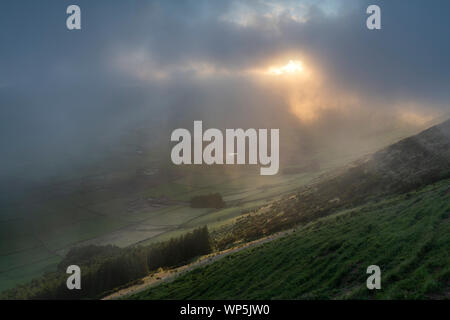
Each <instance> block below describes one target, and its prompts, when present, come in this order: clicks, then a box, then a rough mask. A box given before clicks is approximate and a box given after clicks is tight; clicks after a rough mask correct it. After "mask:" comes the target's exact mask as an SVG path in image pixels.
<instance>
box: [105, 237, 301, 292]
mask: <svg viewBox="0 0 450 320" xmlns="http://www.w3.org/2000/svg"><path fill="white" fill-rule="evenodd" d="M292 231H293V230H287V231H282V232H278V233H275V234H273V235H270V236H267V237H264V238H261V239H258V240H254V241H251V242H247V243H244V244H242V245H239V246H237V247H233V248H230V249H227V250H223V251H219V252H215V253H211V254H209V255H206V256H202V257H200V258H199V259H197V260H196V261H194V262H192V263H190V264H187V265H184V266H181V267H178V268H174V269H169V270H164V271H161V272H155V273H152V274H150V275H148V276H146V277H144V278H142V279H141V280H142V282H141V283H139V284H136V285H132V286H130V287H127V288H124V289H120V290H119V291H117V292H114V293H112V294H110V295H108V296H106V297H104V298H103V299H102V300H114V299H120V298H124V297H126V296H128V295H131V294H136V293H139V292H141V291H144V290H146V289H149V288H151V287H154V286H157V285H159V284H162V283H165V282H170V281H173V280H175V279H176V278H177V277H179V276H181V275H183V274H185V273H187V272H189V271H192V270H194V269H196V268H198V267H201V266H205V265H208V264H211V263H213V262H215V261H217V260H219V259H221V258H223V257H225V256H227V255H229V254H231V253H235V252H239V251H241V250H243V249H247V248H251V247H255V246H258V245H261V244H263V243H267V242H270V241H273V240H275V239H278V238H281V237H284V236H286V235H288V234H290V233H292Z"/></svg>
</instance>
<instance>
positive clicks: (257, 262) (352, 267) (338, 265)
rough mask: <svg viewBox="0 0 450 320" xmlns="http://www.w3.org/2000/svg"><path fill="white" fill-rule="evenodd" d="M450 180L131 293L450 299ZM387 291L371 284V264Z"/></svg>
mask: <svg viewBox="0 0 450 320" xmlns="http://www.w3.org/2000/svg"><path fill="white" fill-rule="evenodd" d="M449 186H450V180H443V181H441V182H438V183H435V184H432V185H429V186H427V187H425V188H422V189H419V190H417V191H414V192H410V193H408V194H403V195H399V196H395V197H387V198H384V199H383V200H378V201H373V202H371V203H368V204H366V205H363V206H359V207H355V208H352V209H347V210H345V211H341V212H339V213H337V214H335V215H332V216H328V217H326V218H322V219H319V220H317V221H315V222H313V223H310V224H308V225H306V226H304V227H301V228H299V229H297V230H296V231H295V233H293V234H292V235H289V236H286V237H284V238H281V239H279V240H275V241H273V242H270V243H267V244H264V245H262V246H260V247H256V248H252V249H247V250H244V251H241V252H239V253H236V254H232V255H229V256H227V257H225V258H223V259H221V260H220V261H217V262H215V263H213V264H211V265H208V266H206V267H202V268H198V269H196V270H194V271H192V272H189V273H187V274H186V275H183V276H181V277H179V278H178V279H177V280H175V281H173V282H171V283H167V284H162V285H160V286H158V287H154V288H151V289H149V290H147V291H143V292H141V293H139V294H136V295H133V296H130V297H129V298H130V299H429V298H431V299H448V298H449V297H450V289H449V288H450V285H449V284H450V220H449V212H450V187H449ZM372 264H375V265H378V266H380V268H381V272H382V276H381V285H382V289H381V290H373V291H371V290H368V289H367V288H366V279H367V277H368V275H367V274H366V269H367V267H368V266H369V265H372Z"/></svg>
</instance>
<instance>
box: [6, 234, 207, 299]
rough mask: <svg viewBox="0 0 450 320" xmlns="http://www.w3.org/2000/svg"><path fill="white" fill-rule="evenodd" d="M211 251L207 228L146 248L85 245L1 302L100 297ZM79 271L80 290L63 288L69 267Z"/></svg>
mask: <svg viewBox="0 0 450 320" xmlns="http://www.w3.org/2000/svg"><path fill="white" fill-rule="evenodd" d="M211 251H212V248H211V241H210V236H209V232H208V229H207V228H206V227H203V228H199V229H196V230H194V231H192V232H190V233H188V234H186V235H183V236H181V237H179V238H174V239H171V240H169V241H166V242H161V243H158V244H155V245H151V246H145V247H142V246H140V247H131V248H123V249H121V248H118V247H115V246H87V247H80V248H74V249H72V250H71V251H70V252H69V253H68V254H67V255H66V257H65V258H64V259H63V260H62V261H61V263H60V264H59V265H58V269H57V271H56V272H52V273H48V274H46V275H44V276H42V277H40V278H38V279H35V280H33V281H31V282H30V283H28V284H25V285H21V286H17V287H15V288H13V289H11V290H8V291H6V292H5V293H3V294H2V295H1V296H0V298H2V299H86V298H99V297H101V296H102V295H104V294H105V292H108V291H110V290H112V289H115V288H117V287H120V286H123V285H125V284H129V283H131V282H133V281H136V280H139V279H140V278H142V277H144V276H146V275H148V274H149V273H150V272H151V271H153V270H156V269H158V268H165V267H173V266H177V265H181V264H184V263H186V262H188V261H189V260H191V259H193V258H194V257H197V256H200V255H204V254H207V253H210V252H211ZM72 264H75V265H78V266H80V268H81V290H69V289H67V286H66V280H67V278H68V276H69V275H68V274H66V272H65V271H66V268H67V267H68V266H69V265H72Z"/></svg>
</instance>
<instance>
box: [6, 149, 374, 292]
mask: <svg viewBox="0 0 450 320" xmlns="http://www.w3.org/2000/svg"><path fill="white" fill-rule="evenodd" d="M364 152H365V151H364ZM361 154H362V153H361V152H359V153H355V154H352V155H351V156H349V155H345V156H342V157H339V156H331V155H330V153H328V154H327V156H323V158H324V159H326V160H324V161H323V168H322V169H321V170H320V171H316V172H304V173H296V174H281V173H280V174H278V175H276V176H270V177H267V176H260V175H259V172H258V170H259V169H258V168H257V167H254V168H253V167H252V168H246V167H244V168H228V169H229V170H228V169H227V170H226V172H224V171H222V169H223V168H207V167H196V166H191V167H184V168H183V170H182V175H181V176H180V177H175V178H173V179H162V180H161V181H156V183H153V182H154V180H155V179H156V180H158V179H157V178H154V177H153V176H146V175H145V174H144V176H139V177H138V176H135V171H136V170H135V169H136V168H134V167H130V168H127V170H125V171H124V172H121V171H117V172H110V173H107V174H106V173H105V174H99V175H95V176H93V177H88V178H87V179H84V180H82V181H68V182H67V183H61V184H58V185H57V186H55V187H51V188H48V189H45V190H44V191H42V192H38V194H37V196H34V197H33V199H32V201H31V200H30V199H28V198H27V199H24V201H23V202H22V203H20V204H17V205H13V206H10V207H7V208H1V210H0V291H3V290H5V289H8V288H11V287H12V286H14V285H16V284H19V283H24V282H27V281H29V280H30V279H32V278H33V277H36V276H39V275H41V274H43V273H44V272H45V271H48V270H53V269H54V268H55V266H56V264H57V263H58V262H59V261H60V260H61V258H62V257H63V256H64V254H65V253H67V251H68V250H69V249H70V248H72V247H73V246H79V245H86V244H101V245H104V244H115V245H117V246H120V247H125V246H129V245H134V244H143V245H146V244H150V243H154V242H158V241H164V240H167V239H170V238H171V237H176V236H179V235H181V234H183V233H186V232H189V231H192V230H193V229H194V228H196V227H198V226H202V225H205V224H206V225H208V227H209V228H210V229H211V230H214V229H216V228H218V227H221V226H223V225H226V224H230V223H233V222H234V221H235V219H236V218H237V217H239V216H240V215H242V214H243V213H246V212H248V211H250V210H254V209H257V208H258V207H260V206H263V205H265V204H267V203H268V202H270V201H273V200H275V199H278V198H279V197H281V196H283V195H286V194H289V193H290V192H293V191H294V190H296V189H298V188H299V187H302V186H304V185H305V184H308V183H309V182H310V181H312V180H313V179H314V178H316V177H317V176H319V175H320V174H322V173H324V172H325V171H327V170H331V169H332V168H335V167H338V166H340V165H344V164H346V163H347V162H348V161H350V160H353V159H355V158H357V157H359V156H361ZM147 165H149V164H147ZM157 165H158V162H155V163H153V164H152V166H154V167H157ZM142 179H144V180H142ZM136 181H141V182H142V181H144V184H143V186H140V187H134V184H135V183H136ZM145 181H149V182H150V183H149V185H148V186H147V185H146V182H145ZM152 181H153V182H152ZM74 185H76V186H77V187H76V188H74ZM79 185H82V186H83V187H81V188H79ZM211 192H218V193H220V194H221V195H222V196H223V198H224V200H225V202H226V204H227V207H226V208H224V209H220V210H212V209H211V210H210V209H208V210H205V209H191V208H189V205H188V201H189V199H190V198H191V197H192V196H195V195H201V194H207V193H211ZM148 199H165V200H166V201H167V203H165V204H163V205H161V206H152V205H151V204H149V203H148Z"/></svg>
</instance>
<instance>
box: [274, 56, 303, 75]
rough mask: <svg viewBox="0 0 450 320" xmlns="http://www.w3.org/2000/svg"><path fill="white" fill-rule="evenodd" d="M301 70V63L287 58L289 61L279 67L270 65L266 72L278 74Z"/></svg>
mask: <svg viewBox="0 0 450 320" xmlns="http://www.w3.org/2000/svg"><path fill="white" fill-rule="evenodd" d="M302 71H303V64H302V62H301V61H298V60H289V63H288V64H286V65H284V66H281V67H270V68H269V70H268V71H267V73H268V74H270V75H274V76H280V75H283V74H296V73H301V72H302Z"/></svg>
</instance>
